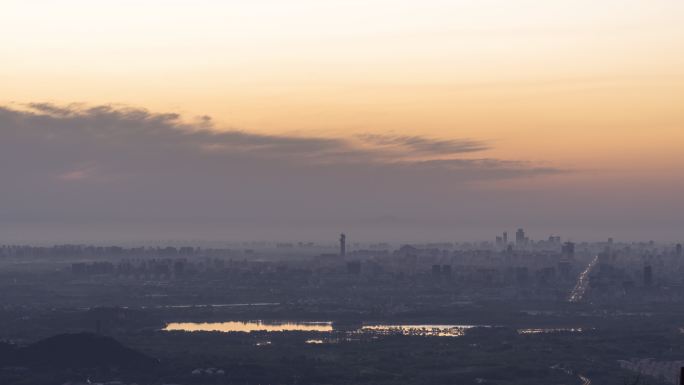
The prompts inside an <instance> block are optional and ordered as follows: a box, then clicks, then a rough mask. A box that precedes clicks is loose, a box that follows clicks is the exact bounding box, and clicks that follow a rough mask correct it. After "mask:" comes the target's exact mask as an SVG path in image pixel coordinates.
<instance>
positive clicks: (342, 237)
mask: <svg viewBox="0 0 684 385" xmlns="http://www.w3.org/2000/svg"><path fill="white" fill-rule="evenodd" d="M345 255H347V236H346V235H345V234H344V233H342V234H340V256H342V257H344V256H345Z"/></svg>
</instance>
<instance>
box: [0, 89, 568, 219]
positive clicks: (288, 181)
mask: <svg viewBox="0 0 684 385" xmlns="http://www.w3.org/2000/svg"><path fill="white" fill-rule="evenodd" d="M0 137H1V138H2V140H0V164H2V165H3V166H2V168H0V178H2V180H3V181H11V183H3V184H2V186H1V187H0V190H1V191H2V194H3V201H2V203H0V216H1V217H2V218H4V220H5V221H7V220H9V221H24V220H51V221H58V222H59V221H63V222H70V221H103V220H108V221H109V220H116V221H121V222H123V223H127V222H136V221H140V220H143V219H145V220H158V221H162V222H163V221H170V220H173V221H188V222H193V221H195V222H202V221H212V222H216V221H218V222H222V223H233V224H235V223H236V222H239V221H244V220H245V218H252V219H251V220H253V221H255V223H259V222H263V223H275V222H278V223H282V222H283V221H288V220H293V221H294V220H298V219H302V218H308V219H307V220H309V221H314V222H315V221H316V220H327V221H330V218H334V217H336V216H339V215H340V213H341V212H343V213H344V215H346V216H348V217H354V216H358V217H372V216H383V215H390V214H393V213H395V212H401V213H404V214H406V216H410V215H411V213H410V212H414V213H415V212H421V211H426V210H427V211H429V210H431V209H432V208H435V209H436V207H437V206H439V205H450V204H453V202H454V200H456V199H461V200H463V199H471V198H473V197H474V195H473V194H472V193H469V192H468V191H467V190H468V187H467V186H468V184H469V183H470V182H478V181H497V180H502V179H514V178H526V177H538V176H544V175H554V174H558V173H562V172H564V171H563V170H560V169H556V168H552V167H540V166H539V165H535V164H532V163H527V162H516V161H507V160H501V159H490V158H484V157H483V158H477V157H473V155H477V153H478V152H480V151H484V150H486V149H489V146H488V144H486V143H484V142H481V141H477V140H471V139H464V140H444V139H432V138H426V137H420V136H391V135H365V136H360V137H350V138H321V137H308V136H284V135H264V134H255V133H250V132H247V131H240V130H219V129H217V128H216V127H213V126H212V124H211V120H210V119H209V118H207V117H202V118H200V119H198V120H196V121H191V122H188V121H185V120H183V119H182V118H181V116H180V115H178V114H175V113H161V114H160V113H153V112H150V111H147V110H145V109H140V108H131V107H128V106H113V105H105V106H87V105H76V104H74V105H66V106H65V105H54V104H47V103H35V104H30V105H28V106H25V108H21V109H17V108H9V107H6V106H5V107H0ZM428 206H430V207H428ZM431 207H432V208H431ZM171 218H173V219H171ZM238 218H239V219H238Z"/></svg>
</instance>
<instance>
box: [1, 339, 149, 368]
mask: <svg viewBox="0 0 684 385" xmlns="http://www.w3.org/2000/svg"><path fill="white" fill-rule="evenodd" d="M0 352H1V351H0ZM19 352H20V357H21V358H22V361H24V362H23V364H24V365H26V366H51V367H60V368H65V367H69V368H86V367H105V366H106V367H112V366H113V367H139V366H144V365H151V364H153V363H154V362H155V360H153V359H152V358H150V357H148V356H146V355H144V354H142V353H140V352H138V351H136V350H134V349H131V348H128V347H125V346H123V345H121V344H120V343H119V342H118V341H116V340H115V339H113V338H110V337H105V336H101V335H97V334H90V333H79V334H60V335H57V336H54V337H50V338H47V339H44V340H42V341H38V342H36V343H35V344H32V345H30V346H28V347H25V348H22V349H19Z"/></svg>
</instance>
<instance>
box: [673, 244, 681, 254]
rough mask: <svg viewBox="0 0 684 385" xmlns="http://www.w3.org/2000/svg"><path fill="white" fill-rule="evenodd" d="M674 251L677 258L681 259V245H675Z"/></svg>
mask: <svg viewBox="0 0 684 385" xmlns="http://www.w3.org/2000/svg"><path fill="white" fill-rule="evenodd" d="M675 251H676V253H677V256H678V257H681V256H682V244H681V243H678V244H677V247H676V248H675Z"/></svg>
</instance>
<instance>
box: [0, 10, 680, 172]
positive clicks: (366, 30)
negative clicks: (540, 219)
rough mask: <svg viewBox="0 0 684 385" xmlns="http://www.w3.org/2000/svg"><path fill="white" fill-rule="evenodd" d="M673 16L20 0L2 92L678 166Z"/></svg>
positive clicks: (1, 58) (2, 58)
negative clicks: (478, 141)
mask: <svg viewBox="0 0 684 385" xmlns="http://www.w3.org/2000/svg"><path fill="white" fill-rule="evenodd" d="M682 25H684V3H682V2H681V1H678V0H640V1H635V0H619V1H618V0H608V1H601V2H596V1H588V0H579V1H577V0H573V1H570V0H567V1H566V0H553V1H548V0H544V1H542V0H523V1H515V2H511V1H508V0H485V1H426V2H422V1H421V2H417V1H416V2H413V1H406V2H394V1H378V0H370V1H337V0H335V1H326V2H320V1H313V0H308V1H304V0H293V1H266V0H257V1H250V2H244V1H226V2H220V3H219V2H212V1H199V2H195V1H193V2H189V1H122V2H116V3H111V4H110V5H108V6H103V5H102V4H101V3H93V2H90V1H65V2H59V4H57V3H55V2H51V1H25V0H22V1H18V0H17V1H9V2H5V3H4V5H3V12H2V15H0V44H1V45H2V47H3V49H2V51H0V62H1V63H2V67H3V71H1V72H0V83H1V84H2V87H0V100H2V101H4V102H19V103H21V102H33V101H51V102H59V103H69V102H85V103H123V104H132V105H136V106H142V107H146V108H150V109H152V110H159V111H180V112H182V113H184V114H185V115H187V116H193V115H204V114H207V115H211V116H212V117H213V118H214V119H215V120H216V121H217V122H219V123H218V124H217V127H219V128H220V127H229V126H230V127H237V128H240V129H243V130H249V131H257V132H267V133H301V134H306V135H310V134H314V135H323V136H328V135H331V136H339V135H346V134H349V133H367V132H390V131H391V132H396V133H411V134H421V135H429V136H435V137H446V138H462V137H468V138H476V139H484V140H490V141H492V142H493V143H494V144H495V149H494V150H493V151H494V152H493V153H492V155H493V156H504V157H507V158H521V159H534V160H539V161H544V162H555V163H559V164H561V165H566V166H573V167H574V166H579V167H587V166H589V165H594V164H595V163H596V162H601V163H602V164H603V165H607V166H610V167H621V165H623V166H624V163H625V162H629V161H630V160H636V159H637V158H639V167H648V168H654V167H674V166H675V165H676V166H682V165H684V163H683V160H682V156H681V155H679V154H674V152H675V150H676V149H677V147H678V146H679V145H680V144H681V143H684V127H683V125H684V109H683V108H681V106H682V102H684V70H683V68H684V27H682ZM679 153H681V151H679ZM523 154H524V155H523ZM631 167H635V165H634V164H631V165H630V168H631Z"/></svg>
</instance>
